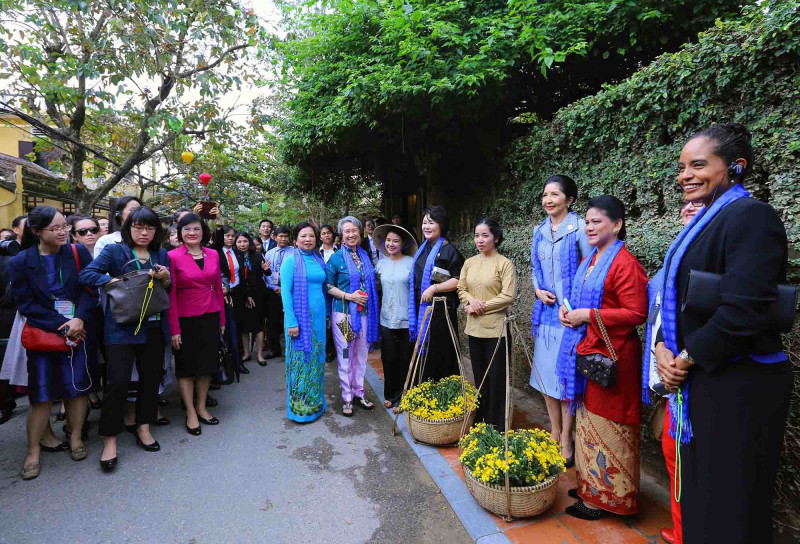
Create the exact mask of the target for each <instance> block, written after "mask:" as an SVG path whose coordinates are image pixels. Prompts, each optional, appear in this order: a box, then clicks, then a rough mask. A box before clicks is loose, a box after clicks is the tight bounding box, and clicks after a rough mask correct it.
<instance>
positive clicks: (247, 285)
mask: <svg viewBox="0 0 800 544" xmlns="http://www.w3.org/2000/svg"><path fill="white" fill-rule="evenodd" d="M240 255H241V259H242V260H241V262H240V263H239V285H241V286H242V288H243V289H244V290H245V293H246V296H248V297H253V298H256V297H260V296H262V295H263V293H264V290H265V289H266V288H267V286H266V284H265V283H264V271H263V270H262V269H261V263H263V262H264V257H262V256H261V254H260V253H258V252H257V251H251V252H250V255H249V257H248V258H249V259H250V267H251V268H252V270H248V271H247V274H245V266H244V257H245V256H244V255H243V254H240ZM245 276H246V277H245Z"/></svg>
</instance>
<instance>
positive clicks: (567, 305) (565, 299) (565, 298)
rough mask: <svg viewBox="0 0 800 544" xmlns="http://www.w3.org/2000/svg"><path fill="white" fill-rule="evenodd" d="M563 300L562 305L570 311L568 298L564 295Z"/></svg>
mask: <svg viewBox="0 0 800 544" xmlns="http://www.w3.org/2000/svg"><path fill="white" fill-rule="evenodd" d="M563 302H564V306H566V307H567V310H569V311H570V312H571V311H572V306H571V305H570V303H569V300H568V299H567V297H564V301H563Z"/></svg>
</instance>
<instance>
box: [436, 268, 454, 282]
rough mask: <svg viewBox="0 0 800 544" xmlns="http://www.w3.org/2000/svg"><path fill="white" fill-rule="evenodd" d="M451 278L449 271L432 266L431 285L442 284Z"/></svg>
mask: <svg viewBox="0 0 800 544" xmlns="http://www.w3.org/2000/svg"><path fill="white" fill-rule="evenodd" d="M452 277H453V276H452V275H451V274H450V271H449V270H445V269H444V268H439V267H438V266H434V267H433V270H432V271H431V282H432V283H444V282H446V281H447V280H449V279H450V278H452Z"/></svg>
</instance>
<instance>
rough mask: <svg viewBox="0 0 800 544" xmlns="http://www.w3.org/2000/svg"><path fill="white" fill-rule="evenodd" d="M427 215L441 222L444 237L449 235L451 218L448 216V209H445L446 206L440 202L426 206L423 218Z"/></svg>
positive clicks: (440, 227) (440, 228)
mask: <svg viewBox="0 0 800 544" xmlns="http://www.w3.org/2000/svg"><path fill="white" fill-rule="evenodd" d="M426 215H427V216H429V217H430V218H431V219H432V220H433V221H435V222H436V223H438V224H439V230H440V231H441V233H442V237H445V236H447V233H448V232H450V219H448V217H447V210H445V209H444V206H439V205H438V204H436V205H434V206H428V207H427V208H425V211H423V212H422V217H423V218H424V217H425V216H426Z"/></svg>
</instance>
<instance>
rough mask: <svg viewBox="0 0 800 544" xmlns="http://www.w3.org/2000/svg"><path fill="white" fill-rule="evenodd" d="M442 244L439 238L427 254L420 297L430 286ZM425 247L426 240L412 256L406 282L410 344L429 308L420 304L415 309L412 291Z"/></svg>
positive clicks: (425, 304)
mask: <svg viewBox="0 0 800 544" xmlns="http://www.w3.org/2000/svg"><path fill="white" fill-rule="evenodd" d="M443 243H444V238H443V237H441V238H439V240H438V241H437V242H436V244H435V245H434V246H433V249H432V250H431V252H430V254H428V259H427V260H426V261H425V268H424V270H423V274H422V285H420V289H419V294H420V296H422V293H424V292H425V289H427V288H428V287H430V286H431V275H432V274H433V263H434V262H436V256H437V255H438V254H439V250H440V249H441V248H442V244H443ZM426 247H428V241H427V240H425V241H424V242H422V245H421V246H419V249H418V250H417V254H416V255H414V263H413V264H412V265H411V276H410V277H409V280H408V337H409V338H410V339H411V341H412V342H415V341H416V340H417V335H418V334H419V332H420V331H419V330H418V328H419V326H420V325H422V318H423V317H424V316H425V310H427V309H428V306H429V304H428V303H427V302H420V304H419V308H417V297H416V294H415V289H414V285H415V283H416V278H415V277H414V276H415V272H416V268H417V259H419V256H420V255H422V252H423V251H425V248H426ZM427 324H428V325H430V319H429V320H428V322H427ZM426 328H427V326H426ZM423 332H424V331H423ZM423 338H424V334H423Z"/></svg>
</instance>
